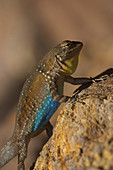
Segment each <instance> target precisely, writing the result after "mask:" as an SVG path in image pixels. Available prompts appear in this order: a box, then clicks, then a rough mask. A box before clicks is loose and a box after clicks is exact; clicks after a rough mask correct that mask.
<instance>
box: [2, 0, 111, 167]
mask: <svg viewBox="0 0 113 170" xmlns="http://www.w3.org/2000/svg"><path fill="white" fill-rule="evenodd" d="M66 39H69V40H80V41H82V42H83V43H84V48H83V50H82V52H81V54H80V57H79V66H78V68H77V71H76V73H74V75H73V76H76V77H81V76H86V77H90V76H95V75H97V74H99V73H101V72H102V71H104V70H106V69H107V68H110V67H113V1H112V0H107V1H106V0H99V1H98V0H95V1H90V0H85V1H84V0H60V1H57V0H54V1H53V0H46V1H43V0H32V1H31V0H24V1H22V0H15V1H14V0H1V1H0V148H1V147H3V146H4V144H5V143H6V141H7V140H8V139H9V138H10V137H11V135H12V133H13V130H14V125H15V116H16V106H17V102H18V98H19V94H20V91H21V89H22V85H23V83H24V81H25V80H26V77H27V76H28V74H29V73H30V72H31V71H32V70H33V68H34V67H35V66H36V65H37V63H38V61H39V60H40V58H41V57H42V56H43V55H44V54H46V53H47V52H48V50H50V49H52V48H53V47H54V46H56V45H57V44H59V43H60V42H62V41H63V40H66ZM75 88H76V87H75V86H72V85H71V86H69V85H67V84H66V85H65V93H66V94H70V95H71V94H72V92H73V91H74V90H75ZM60 109H61V108H60ZM60 109H59V111H60ZM59 111H58V112H59ZM56 118H57V113H56V114H55V115H54V116H53V117H52V119H51V122H52V124H53V125H55V123H56ZM47 140H48V137H47V135H46V133H45V132H44V133H42V134H41V135H39V136H38V137H35V138H34V139H32V140H31V142H30V145H29V153H28V158H27V159H26V168H27V169H28V167H30V166H31V165H32V163H33V162H34V161H35V159H36V157H37V155H38V153H39V151H40V150H41V148H42V146H43V145H44V144H45V143H46V141H47ZM16 167H17V158H15V159H13V160H12V161H11V162H10V163H8V164H7V165H6V166H4V167H3V168H2V169H3V170H12V169H16Z"/></svg>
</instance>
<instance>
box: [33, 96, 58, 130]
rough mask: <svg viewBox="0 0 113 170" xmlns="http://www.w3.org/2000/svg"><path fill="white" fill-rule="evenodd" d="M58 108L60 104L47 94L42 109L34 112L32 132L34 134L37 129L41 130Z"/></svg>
mask: <svg viewBox="0 0 113 170" xmlns="http://www.w3.org/2000/svg"><path fill="white" fill-rule="evenodd" d="M59 106H60V103H59V102H56V101H54V100H53V99H52V97H51V95H50V94H48V95H47V96H46V100H45V101H44V102H43V106H42V108H39V110H38V111H37V112H36V113H37V114H36V116H35V122H34V126H33V131H34V132H35V131H36V130H37V129H41V128H43V127H44V126H45V125H46V123H47V122H48V121H49V119H50V118H51V116H52V115H53V114H54V112H55V111H56V110H57V108H58V107H59Z"/></svg>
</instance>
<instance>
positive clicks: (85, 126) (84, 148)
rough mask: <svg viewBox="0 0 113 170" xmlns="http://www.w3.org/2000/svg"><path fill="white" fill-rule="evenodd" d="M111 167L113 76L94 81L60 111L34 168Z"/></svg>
mask: <svg viewBox="0 0 113 170" xmlns="http://www.w3.org/2000/svg"><path fill="white" fill-rule="evenodd" d="M39 169H40V170H48V169H49V170H67V169H68V170H85V169H88V170H89V169H90V170H97V169H105V170H112V169H113V77H112V76H111V77H110V78H108V79H107V80H105V81H102V82H99V83H93V84H92V85H91V86H90V87H88V88H87V89H84V90H83V91H82V92H80V93H79V95H78V100H77V101H75V99H73V100H70V101H68V102H67V103H66V105H65V107H64V108H63V110H62V111H61V113H60V115H59V117H58V120H57V124H56V127H55V129H54V131H53V136H52V137H51V138H50V140H49V141H48V143H47V144H46V145H45V146H44V147H43V150H42V151H41V153H40V156H39V157H38V159H37V162H36V165H35V168H34V170H39Z"/></svg>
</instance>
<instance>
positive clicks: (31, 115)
mask: <svg viewBox="0 0 113 170" xmlns="http://www.w3.org/2000/svg"><path fill="white" fill-rule="evenodd" d="M82 46H83V44H82V42H77V41H64V42H62V43H61V44H59V45H58V46H57V47H55V48H53V49H52V50H51V51H50V52H48V53H47V55H45V56H44V58H43V59H42V60H41V61H40V63H39V65H38V66H37V67H36V68H35V70H34V72H33V73H32V74H31V75H30V76H29V77H28V79H27V80H26V82H25V84H24V86H23V89H22V92H21V94H20V98H19V103H18V107H17V115H16V124H15V130H14V133H13V135H12V137H11V139H10V140H9V141H8V142H7V144H6V145H5V147H4V148H2V149H1V151H0V167H2V166H4V165H5V164H6V163H7V162H8V161H9V160H11V159H12V158H13V157H15V156H16V155H18V168H17V169H18V170H24V169H25V166H24V160H25V158H26V156H27V147H28V143H29V141H30V139H31V137H33V136H35V135H37V134H39V133H40V132H42V131H43V130H44V129H46V132H47V134H48V135H49V136H51V135H52V126H51V124H50V122H49V119H50V118H51V116H52V115H53V114H54V112H55V111H56V110H57V108H58V107H59V105H60V104H61V103H62V102H66V101H67V100H68V98H69V96H64V95H63V87H64V82H68V83H71V84H75V85H77V84H83V83H87V82H92V80H91V79H89V78H73V77H71V74H73V73H74V72H75V70H76V68H77V64H78V55H79V53H80V51H81V49H82Z"/></svg>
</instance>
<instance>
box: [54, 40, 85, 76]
mask: <svg viewBox="0 0 113 170" xmlns="http://www.w3.org/2000/svg"><path fill="white" fill-rule="evenodd" d="M82 47H83V43H82V42H79V41H69V40H66V41H63V42H62V43H61V44H59V45H58V46H57V48H56V49H55V50H56V51H55V57H56V62H57V65H58V66H59V69H60V71H61V72H63V74H65V75H71V74H73V73H74V72H75V70H76V68H77V65H78V56H79V53H80V51H81V49H82Z"/></svg>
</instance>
